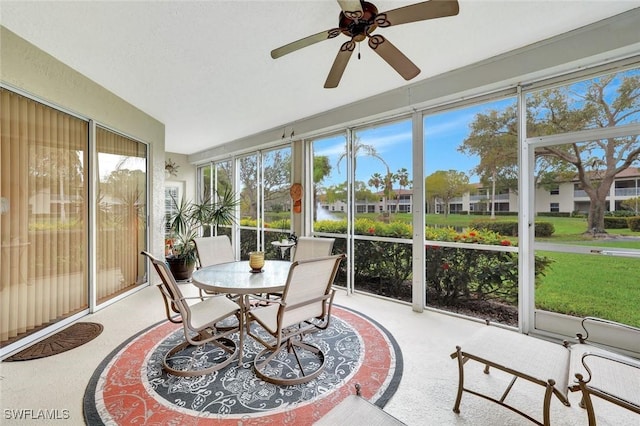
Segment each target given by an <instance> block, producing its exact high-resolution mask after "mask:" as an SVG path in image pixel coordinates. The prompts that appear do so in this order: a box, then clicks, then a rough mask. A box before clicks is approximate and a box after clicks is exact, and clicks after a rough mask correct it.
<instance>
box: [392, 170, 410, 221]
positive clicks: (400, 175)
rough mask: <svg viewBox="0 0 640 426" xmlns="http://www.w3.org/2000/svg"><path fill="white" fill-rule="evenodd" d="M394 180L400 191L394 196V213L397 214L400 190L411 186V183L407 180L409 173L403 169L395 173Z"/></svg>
mask: <svg viewBox="0 0 640 426" xmlns="http://www.w3.org/2000/svg"><path fill="white" fill-rule="evenodd" d="M394 180H395V181H396V182H398V185H399V186H400V191H399V193H398V194H397V195H396V213H397V212H398V211H399V210H398V209H399V208H400V195H401V194H402V189H403V188H404V187H406V186H409V185H410V184H411V181H410V180H409V171H408V170H407V169H406V168H404V167H403V168H401V169H400V170H398V171H397V172H396V173H395V175H394Z"/></svg>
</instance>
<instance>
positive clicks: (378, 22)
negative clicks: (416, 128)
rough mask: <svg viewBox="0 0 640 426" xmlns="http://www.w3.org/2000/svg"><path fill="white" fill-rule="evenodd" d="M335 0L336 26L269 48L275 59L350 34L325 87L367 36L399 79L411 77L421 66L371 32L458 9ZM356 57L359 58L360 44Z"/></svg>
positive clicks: (436, 1)
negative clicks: (381, 6) (383, 8)
mask: <svg viewBox="0 0 640 426" xmlns="http://www.w3.org/2000/svg"><path fill="white" fill-rule="evenodd" d="M337 1H338V4H339V5H340V8H341V12H340V15H339V16H338V28H332V29H330V30H327V31H322V32H320V33H318V34H314V35H311V36H308V37H305V38H303V39H301V40H297V41H294V42H293V43H289V44H287V45H284V46H282V47H279V48H277V49H274V50H272V51H271V57H272V58H274V59H276V58H279V57H281V56H283V55H286V54H288V53H291V52H294V51H296V50H299V49H302V48H303V47H307V46H310V45H312V44H314V43H317V42H320V41H323V40H328V39H330V38H334V37H337V36H338V35H339V34H344V35H346V36H347V37H349V38H350V40H349V41H347V42H345V43H343V44H342V45H341V46H340V49H339V50H338V54H337V56H336V58H335V59H334V62H333V65H332V66H331V69H330V71H329V75H328V76H327V80H326V81H325V84H324V87H325V88H326V89H329V88H335V87H338V84H339V83H340V79H341V78H342V75H343V73H344V70H345V68H346V66H347V63H348V62H349V59H350V58H351V54H352V53H353V50H354V49H355V44H356V43H360V42H361V41H363V40H365V39H367V38H368V39H369V41H368V45H369V47H371V49H373V50H374V52H376V53H377V54H378V55H379V56H380V57H382V59H384V60H385V61H386V62H387V63H388V64H389V65H390V66H391V67H392V68H393V69H394V70H396V72H397V73H398V74H400V75H401V76H402V78H404V79H405V80H411V79H412V78H414V77H416V76H417V75H418V74H420V68H418V67H417V66H416V65H415V64H414V63H413V62H412V61H411V60H410V59H409V58H407V57H406V56H405V55H404V54H403V53H402V52H401V51H400V50H399V49H398V48H397V47H395V46H394V45H393V44H392V43H391V42H390V41H388V40H387V39H385V38H384V37H382V36H381V35H378V34H376V35H372V33H373V32H374V31H375V30H376V29H377V28H386V27H390V26H393V25H401V24H407V23H410V22H418V21H425V20H428V19H436V18H444V17H447V16H454V15H457V14H458V13H459V10H460V7H459V5H458V1H457V0H430V1H424V2H421V3H415V4H411V5H408V6H404V7H399V8H397V9H392V10H388V11H386V12H382V13H378V8H377V7H376V6H375V5H374V4H373V3H369V2H367V1H363V0H337ZM358 59H360V46H359V45H358ZM292 136H293V134H292ZM283 138H284V134H283Z"/></svg>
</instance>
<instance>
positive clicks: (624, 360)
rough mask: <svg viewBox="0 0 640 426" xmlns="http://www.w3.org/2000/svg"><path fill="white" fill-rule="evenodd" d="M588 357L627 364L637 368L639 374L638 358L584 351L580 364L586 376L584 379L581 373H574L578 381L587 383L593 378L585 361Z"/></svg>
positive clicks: (639, 363) (639, 364)
mask: <svg viewBox="0 0 640 426" xmlns="http://www.w3.org/2000/svg"><path fill="white" fill-rule="evenodd" d="M590 357H591V358H594V359H596V358H598V359H602V360H606V361H611V362H613V363H617V364H620V365H622V366H627V367H631V368H633V369H637V370H638V374H640V360H639V361H634V360H632V359H629V358H626V357H622V356H619V355H617V354H615V353H612V352H611V353H602V352H599V353H594V352H585V353H584V354H582V358H581V362H582V366H583V367H584V369H585V370H586V371H587V374H588V378H587V379H586V380H585V377H584V376H583V375H582V374H581V373H576V378H577V379H578V381H582V382H584V383H589V382H590V381H591V379H592V378H593V372H592V371H591V368H589V365H587V364H589V362H587V361H588V358H590ZM571 387H572V388H573V387H577V385H573V386H571ZM572 390H573V389H572ZM576 390H577V389H576Z"/></svg>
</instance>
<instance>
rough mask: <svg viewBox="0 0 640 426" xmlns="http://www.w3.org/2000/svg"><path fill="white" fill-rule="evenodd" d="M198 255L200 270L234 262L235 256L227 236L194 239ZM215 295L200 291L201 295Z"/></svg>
mask: <svg viewBox="0 0 640 426" xmlns="http://www.w3.org/2000/svg"><path fill="white" fill-rule="evenodd" d="M193 242H194V243H195V245H196V252H197V253H198V263H199V264H200V268H204V267H206V266H211V265H219V264H221V263H227V262H234V261H235V260H236V259H235V254H234V253H233V247H232V246H231V240H230V239H229V237H228V236H227V235H218V236H215V237H198V238H194V239H193ZM205 293H206V294H215V293H210V292H207V291H203V290H202V289H200V295H201V296H202V295H203V294H205Z"/></svg>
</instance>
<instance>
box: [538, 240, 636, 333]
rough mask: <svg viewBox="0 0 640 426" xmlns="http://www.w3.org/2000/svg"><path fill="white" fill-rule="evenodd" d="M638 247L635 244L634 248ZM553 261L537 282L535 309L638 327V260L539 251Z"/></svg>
mask: <svg viewBox="0 0 640 426" xmlns="http://www.w3.org/2000/svg"><path fill="white" fill-rule="evenodd" d="M634 248H638V243H635V247H634ZM537 254H542V255H544V256H547V257H549V258H551V259H553V260H554V263H553V264H552V265H551V266H550V268H549V270H548V271H547V274H546V276H545V277H541V278H539V279H538V280H537V282H536V294H535V297H536V307H537V308H540V309H545V310H548V311H553V312H560V313H564V314H568V315H575V316H579V317H583V316H587V315H591V316H597V317H601V318H607V319H611V320H614V321H619V322H622V323H625V324H630V325H634V326H636V327H640V309H638V302H639V301H640V273H639V271H640V259H635V258H623V257H614V256H592V255H581V254H573V253H557V252H553V253H551V252H539V253H537Z"/></svg>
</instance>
